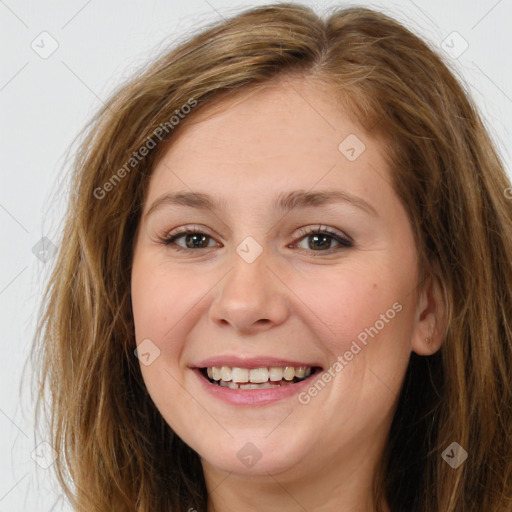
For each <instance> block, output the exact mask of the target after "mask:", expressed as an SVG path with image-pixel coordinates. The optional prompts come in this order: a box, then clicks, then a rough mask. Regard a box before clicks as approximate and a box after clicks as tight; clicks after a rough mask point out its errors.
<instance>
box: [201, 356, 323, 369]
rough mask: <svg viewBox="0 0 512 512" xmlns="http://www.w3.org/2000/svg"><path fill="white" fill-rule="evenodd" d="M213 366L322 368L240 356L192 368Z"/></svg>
mask: <svg viewBox="0 0 512 512" xmlns="http://www.w3.org/2000/svg"><path fill="white" fill-rule="evenodd" d="M212 366H217V367H221V366H229V367H231V368H233V367H236V368H249V369H253V368H270V367H271V366H283V367H285V366H294V367H295V368H297V367H299V366H305V367H307V368H313V367H321V365H320V364H318V363H314V362H313V363H312V362H304V361H296V360H291V359H280V358H277V357H268V356H256V357H247V358H244V357H240V356H231V355H225V356H215V357H209V358H208V359H204V360H203V361H200V362H198V363H195V364H192V365H191V368H209V367H212Z"/></svg>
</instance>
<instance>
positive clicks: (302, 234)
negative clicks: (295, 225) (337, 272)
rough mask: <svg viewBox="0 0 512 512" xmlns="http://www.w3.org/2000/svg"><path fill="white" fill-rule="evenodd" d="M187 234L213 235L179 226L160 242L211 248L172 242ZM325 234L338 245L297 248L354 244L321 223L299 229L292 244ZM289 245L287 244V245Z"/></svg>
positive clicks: (326, 251)
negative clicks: (177, 229) (313, 226)
mask: <svg viewBox="0 0 512 512" xmlns="http://www.w3.org/2000/svg"><path fill="white" fill-rule="evenodd" d="M189 234H201V235H206V236H207V237H208V238H210V239H213V237H211V236H210V235H208V234H206V233H205V232H204V230H202V229H200V228H197V227H195V226H191V227H185V228H181V229H180V230H179V231H176V232H174V233H173V234H172V235H171V234H169V235H167V236H165V237H163V238H161V240H160V241H161V243H162V244H163V245H165V246H167V247H169V246H171V245H174V247H172V249H173V250H174V251H178V252H180V251H183V252H190V251H198V250H201V249H203V250H204V249H211V247H199V248H198V249H190V248H188V247H187V248H184V247H180V246H179V245H177V244H175V243H174V242H175V241H176V240H177V239H178V238H180V237H182V236H185V235H189ZM317 234H319V235H327V236H328V237H329V238H331V239H333V240H335V241H336V242H338V244H339V247H334V248H330V249H327V250H325V251H313V250H308V249H299V250H303V251H306V252H312V253H323V254H331V253H332V252H337V251H339V250H343V249H348V248H351V247H353V246H354V244H353V242H352V241H351V240H349V239H347V238H343V237H342V236H340V235H339V234H338V233H336V232H334V231H331V230H330V229H329V228H327V227H324V228H322V226H321V225H319V226H318V227H317V228H302V229H301V230H300V231H299V236H298V238H297V239H296V240H295V241H294V242H293V243H294V244H295V243H297V242H299V241H301V240H302V239H303V238H307V237H308V236H312V235H317ZM287 247H289V246H287Z"/></svg>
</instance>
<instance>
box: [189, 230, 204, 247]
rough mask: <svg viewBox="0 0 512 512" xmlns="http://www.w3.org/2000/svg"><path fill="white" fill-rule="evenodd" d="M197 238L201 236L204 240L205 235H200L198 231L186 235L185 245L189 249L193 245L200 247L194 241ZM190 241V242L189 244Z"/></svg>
mask: <svg viewBox="0 0 512 512" xmlns="http://www.w3.org/2000/svg"><path fill="white" fill-rule="evenodd" d="M198 238H201V239H202V240H201V241H202V242H204V241H205V240H206V235H201V234H200V233H193V234H190V235H187V236H186V245H187V247H188V248H189V249H193V248H194V247H200V248H202V246H201V245H199V244H196V243H195V242H196V241H197V239H198ZM190 241H191V242H192V243H191V244H189V242H190Z"/></svg>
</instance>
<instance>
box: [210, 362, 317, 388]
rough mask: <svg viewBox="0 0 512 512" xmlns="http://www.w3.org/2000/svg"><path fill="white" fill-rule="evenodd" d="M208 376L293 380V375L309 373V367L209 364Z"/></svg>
mask: <svg viewBox="0 0 512 512" xmlns="http://www.w3.org/2000/svg"><path fill="white" fill-rule="evenodd" d="M206 371H207V373H208V377H210V379H213V380H223V381H225V382H230V381H232V382H252V383H254V384H259V383H262V382H267V381H268V380H269V379H270V381H271V382H278V381H280V380H282V379H285V380H293V378H294V377H298V378H299V379H302V378H304V377H309V376H310V375H311V367H307V366H298V367H294V366H285V367H279V366H271V367H270V368H253V369H249V368H238V367H231V366H211V367H208V368H207V370H206Z"/></svg>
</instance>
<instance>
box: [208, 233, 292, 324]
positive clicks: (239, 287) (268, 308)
mask: <svg viewBox="0 0 512 512" xmlns="http://www.w3.org/2000/svg"><path fill="white" fill-rule="evenodd" d="M248 238H250V237H248ZM258 246H259V244H258ZM259 247H260V248H259V249H258V247H257V246H256V244H255V240H254V239H253V240H247V239H246V240H244V241H243V242H242V243H240V244H239V246H238V247H236V248H235V249H236V250H233V252H232V255H231V257H230V259H229V266H230V269H229V271H228V273H227V274H226V275H225V276H224V278H223V279H222V280H221V282H220V283H219V286H218V288H217V293H216V295H215V298H214V301H213V303H212V305H211V307H210V317H211V319H212V320H213V321H215V322H217V323H219V322H220V323H223V324H226V323H228V324H231V325H232V326H233V327H235V328H237V329H239V330H244V331H246V330H250V329H251V328H254V327H255V326H262V325H266V326H270V325H274V324H279V323H281V322H282V321H284V319H285V317H286V315H287V309H288V308H287V303H288V301H287V297H286V291H285V287H284V286H283V284H282V283H281V282H280V281H279V279H277V278H276V276H275V275H274V273H273V272H272V271H271V270H270V268H269V267H270V265H271V261H270V254H268V252H267V251H266V250H263V248H262V247H261V246H259Z"/></svg>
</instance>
